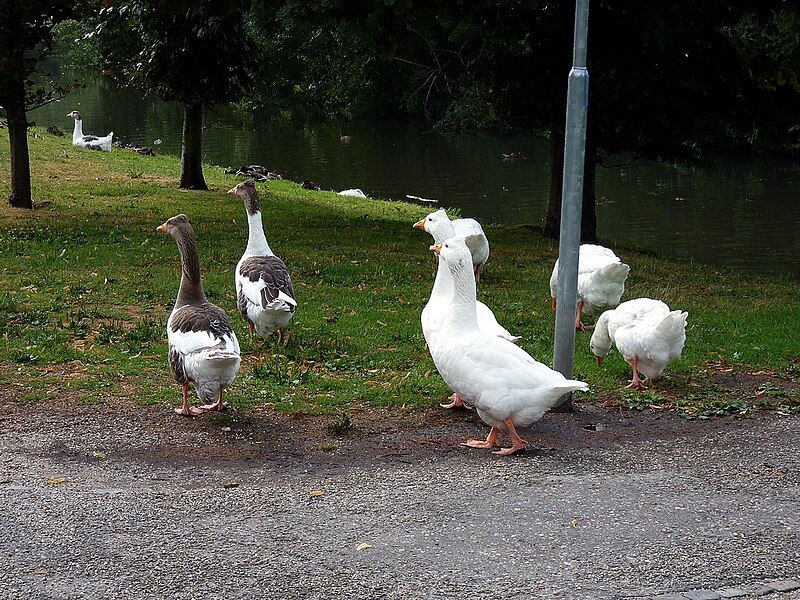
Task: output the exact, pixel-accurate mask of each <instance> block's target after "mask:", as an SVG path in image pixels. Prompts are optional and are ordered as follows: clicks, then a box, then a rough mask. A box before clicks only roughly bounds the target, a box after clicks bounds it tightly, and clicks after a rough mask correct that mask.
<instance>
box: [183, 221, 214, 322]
mask: <svg viewBox="0 0 800 600" xmlns="http://www.w3.org/2000/svg"><path fill="white" fill-rule="evenodd" d="M175 241H176V242H177V243H178V251H179V252H180V253H181V287H180V289H179V290H178V298H177V299H176V300H175V308H180V307H181V306H186V305H188V304H202V303H203V302H208V299H207V298H206V293H205V291H204V290H203V283H202V281H200V256H199V255H198V253H197V241H196V240H195V237H194V234H193V233H191V232H183V233H182V234H181V235H179V236H176V238H175Z"/></svg>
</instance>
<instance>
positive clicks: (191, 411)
mask: <svg viewBox="0 0 800 600" xmlns="http://www.w3.org/2000/svg"><path fill="white" fill-rule="evenodd" d="M174 410H175V412H176V413H177V414H179V415H183V416H184V417H199V416H200V415H202V414H203V411H202V410H201V409H199V408H197V407H195V406H181V407H180V408H176V409H174Z"/></svg>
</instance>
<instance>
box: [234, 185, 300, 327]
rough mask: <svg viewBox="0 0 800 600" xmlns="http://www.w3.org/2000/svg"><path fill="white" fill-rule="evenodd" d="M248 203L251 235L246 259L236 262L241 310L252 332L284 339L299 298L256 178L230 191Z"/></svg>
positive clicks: (248, 221) (245, 254)
mask: <svg viewBox="0 0 800 600" xmlns="http://www.w3.org/2000/svg"><path fill="white" fill-rule="evenodd" d="M228 194H230V195H232V196H237V197H238V198H239V199H241V200H242V201H243V202H244V208H245V211H246V212H247V223H248V231H249V233H248V238H247V248H245V251H244V254H242V258H241V259H239V263H238V264H237V265H236V272H235V274H234V284H235V286H236V299H237V304H238V308H239V312H240V313H241V314H242V316H243V317H244V319H245V321H247V326H248V327H249V328H250V335H253V333H256V334H258V335H259V336H261V337H268V336H270V335H272V333H273V332H274V331H276V330H277V332H278V341H279V342H282V341H283V338H284V334H285V330H284V328H285V327H286V324H287V323H288V322H289V321H290V320H291V319H292V317H294V313H295V309H296V308H297V300H295V297H294V288H293V287H292V278H291V277H290V276H289V270H288V269H287V268H286V264H285V263H284V262H283V261H282V260H281V259H280V258H278V257H277V256H275V253H273V252H272V248H270V247H269V244H268V243H267V237H266V236H265V235H264V226H263V224H262V221H261V200H260V199H259V197H258V192H257V191H256V186H255V184H254V183H253V181H252V180H247V181H243V182H242V183H240V184H238V185H236V186H234V187H232V188H231V189H230V190H228Z"/></svg>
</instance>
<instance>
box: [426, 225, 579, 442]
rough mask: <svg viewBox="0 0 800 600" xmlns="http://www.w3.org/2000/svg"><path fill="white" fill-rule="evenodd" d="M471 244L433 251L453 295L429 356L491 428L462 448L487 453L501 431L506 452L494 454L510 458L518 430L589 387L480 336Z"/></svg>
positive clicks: (455, 242)
mask: <svg viewBox="0 0 800 600" xmlns="http://www.w3.org/2000/svg"><path fill="white" fill-rule="evenodd" d="M470 241H472V242H474V241H475V240H465V239H464V238H462V237H455V238H450V239H449V240H446V241H445V242H444V243H443V244H442V245H437V246H434V250H433V251H434V252H435V253H437V254H438V255H439V258H440V259H441V260H443V261H444V262H445V264H446V265H447V267H448V269H449V270H450V274H451V276H452V278H453V293H452V300H451V304H450V307H449V308H448V311H447V314H446V315H445V318H444V322H443V324H442V328H441V330H440V333H439V336H440V338H439V340H438V341H437V342H436V343H435V344H434V346H433V347H432V348H431V356H432V357H433V362H434V364H435V365H436V368H437V369H438V371H439V374H440V375H441V376H442V379H444V380H445V382H446V383H447V385H449V386H450V387H451V388H452V389H453V390H455V392H456V394H458V395H459V396H460V397H461V398H463V399H464V401H465V402H468V403H470V404H472V405H473V406H474V407H475V409H476V410H477V412H478V416H480V418H481V419H482V420H483V421H484V422H485V423H487V424H488V425H490V426H491V430H490V431H489V435H488V436H487V438H486V440H485V441H481V440H468V441H467V442H464V445H466V446H468V447H470V448H492V447H494V446H496V445H497V438H498V436H499V433H500V430H501V429H505V430H506V431H508V434H509V437H510V438H511V447H510V448H503V449H502V450H499V451H497V452H495V454H513V453H514V452H519V451H521V450H524V449H525V447H526V442H525V440H523V439H522V438H521V437H520V436H519V434H518V433H517V431H516V428H517V427H527V426H528V425H530V424H531V423H533V422H534V421H538V420H539V419H541V418H542V416H543V415H544V413H545V412H547V411H548V410H549V409H550V408H552V407H553V406H554V405H555V404H556V403H557V402H558V400H559V399H560V398H561V397H562V396H564V395H565V394H568V393H570V392H573V391H576V390H588V386H587V385H586V384H585V383H584V382H582V381H575V380H570V379H566V378H565V377H564V376H563V375H562V374H561V373H559V372H557V371H553V370H552V369H550V368H549V367H547V366H545V365H543V364H542V363H540V362H537V361H536V360H534V359H533V358H532V357H531V356H530V355H529V354H528V353H527V352H525V351H524V350H523V349H522V348H519V347H518V346H515V345H514V344H513V343H511V342H509V341H508V340H504V339H502V338H499V337H497V336H493V335H487V334H485V333H483V332H482V331H481V330H480V328H479V327H478V318H477V314H476V308H475V307H476V300H475V292H476V290H475V278H474V277H473V274H472V273H471V272H470V271H471V270H472V255H471V253H470V250H469V248H468V247H467V244H468V243H469V242H470Z"/></svg>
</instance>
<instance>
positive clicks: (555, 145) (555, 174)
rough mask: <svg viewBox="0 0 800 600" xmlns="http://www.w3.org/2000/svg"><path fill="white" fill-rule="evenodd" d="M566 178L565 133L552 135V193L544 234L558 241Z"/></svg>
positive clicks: (555, 131)
mask: <svg viewBox="0 0 800 600" xmlns="http://www.w3.org/2000/svg"><path fill="white" fill-rule="evenodd" d="M563 176H564V132H563V131H560V130H553V131H552V132H551V133H550V192H549V193H548V195H547V211H546V212H545V214H544V226H543V227H542V233H543V234H544V236H545V237H549V238H550V239H553V240H557V239H558V236H559V230H560V227H561V189H562V187H563Z"/></svg>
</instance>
